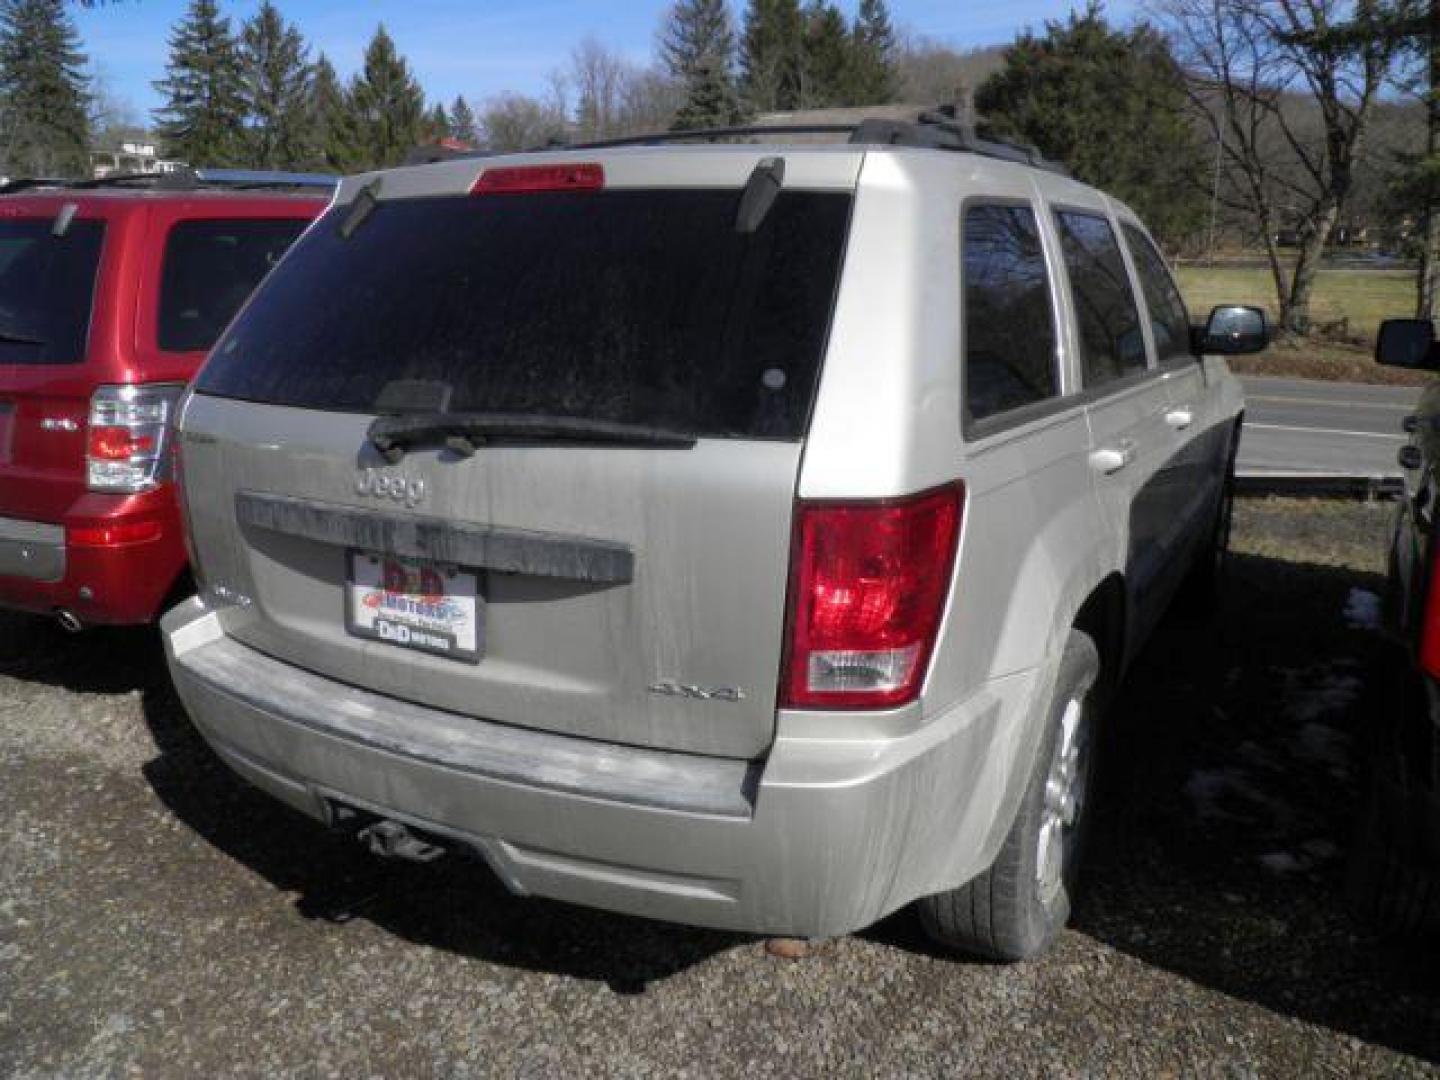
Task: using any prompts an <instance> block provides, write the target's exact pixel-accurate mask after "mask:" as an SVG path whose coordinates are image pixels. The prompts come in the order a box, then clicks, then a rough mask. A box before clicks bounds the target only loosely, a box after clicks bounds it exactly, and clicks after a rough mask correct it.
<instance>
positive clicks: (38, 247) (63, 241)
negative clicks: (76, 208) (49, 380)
mask: <svg viewBox="0 0 1440 1080" xmlns="http://www.w3.org/2000/svg"><path fill="white" fill-rule="evenodd" d="M52 225H53V220H52V219H51V218H45V219H43V220H29V221H26V220H10V221H0V364H75V363H79V362H80V361H81V360H84V359H85V343H86V341H87V340H88V338H89V335H90V305H91V302H92V300H93V299H94V296H95V276H96V271H97V270H98V269H99V267H100V247H101V243H102V242H103V240H104V237H105V226H104V225H103V224H102V223H101V222H98V221H72V222H71V223H70V227H69V228H68V229H66V230H65V235H63V236H53V235H51V232H50V230H51V227H52Z"/></svg>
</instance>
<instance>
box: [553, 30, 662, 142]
mask: <svg viewBox="0 0 1440 1080" xmlns="http://www.w3.org/2000/svg"><path fill="white" fill-rule="evenodd" d="M550 81H551V86H552V88H553V89H552V93H553V95H554V97H555V98H556V100H558V101H560V102H562V104H563V108H564V110H565V112H566V114H567V115H569V116H570V117H571V118H572V121H573V127H574V131H575V135H576V137H577V138H578V139H581V140H588V139H611V138H616V137H619V136H623V135H635V134H639V133H641V132H647V131H663V130H664V129H666V128H668V127H669V126H670V125H671V123H672V122H673V121H674V119H675V114H676V112H677V111H678V110H679V108H680V106H681V105H682V104H684V100H685V92H684V86H683V84H682V83H681V82H680V80H678V79H676V78H674V77H673V76H671V75H669V74H667V73H665V72H664V71H662V70H660V69H658V68H653V67H649V68H646V67H640V66H639V65H637V64H633V63H631V62H630V61H629V60H626V59H625V57H623V56H621V55H620V54H619V53H617V52H615V51H614V50H612V49H610V48H608V47H606V46H605V45H604V44H602V43H601V42H600V41H599V40H598V39H597V38H595V37H594V36H588V37H586V38H584V39H583V40H582V41H581V42H580V44H579V45H577V46H575V48H574V49H573V50H572V51H571V53H570V66H569V67H568V68H566V69H565V70H563V71H559V72H555V73H554V74H552V75H551V77H550ZM572 102H573V103H572Z"/></svg>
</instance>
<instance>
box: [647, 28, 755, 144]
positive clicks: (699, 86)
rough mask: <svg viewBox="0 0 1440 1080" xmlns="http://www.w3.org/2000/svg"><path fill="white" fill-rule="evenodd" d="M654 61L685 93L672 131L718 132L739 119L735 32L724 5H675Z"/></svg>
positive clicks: (661, 33) (663, 31) (662, 32)
mask: <svg viewBox="0 0 1440 1080" xmlns="http://www.w3.org/2000/svg"><path fill="white" fill-rule="evenodd" d="M660 59H661V62H662V63H663V64H664V65H665V67H666V69H667V70H668V71H669V72H670V74H671V75H672V76H673V77H674V78H675V79H677V80H678V81H679V82H680V83H681V85H682V86H683V87H684V90H685V100H684V103H683V104H682V105H681V106H680V110H679V112H678V113H677V114H676V117H675V121H674V124H673V127H674V128H675V129H676V130H690V129H694V128H705V127H724V126H726V125H728V124H734V123H737V122H738V121H739V120H740V117H741V109H740V99H739V96H738V94H737V93H736V90H735V75H734V68H735V31H734V29H733V28H732V27H731V25H730V10H729V8H728V7H727V6H726V4H725V0H677V2H676V3H675V5H674V7H672V8H671V9H670V14H669V17H668V18H667V20H666V22H665V26H664V27H663V28H662V30H661V32H660Z"/></svg>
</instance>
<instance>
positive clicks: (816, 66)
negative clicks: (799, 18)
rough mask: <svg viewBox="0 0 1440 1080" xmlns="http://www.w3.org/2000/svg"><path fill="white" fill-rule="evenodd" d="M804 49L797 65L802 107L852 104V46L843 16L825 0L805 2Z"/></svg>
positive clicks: (856, 102) (853, 53) (853, 86)
mask: <svg viewBox="0 0 1440 1080" xmlns="http://www.w3.org/2000/svg"><path fill="white" fill-rule="evenodd" d="M804 14H805V39H804V44H805V53H804V61H805V63H804V66H803V68H802V69H801V83H800V105H801V107H802V108H807V109H815V108H828V107H830V106H835V105H856V104H860V103H861V102H859V101H857V100H856V89H855V76H856V67H857V65H856V63H855V50H854V48H853V47H852V44H851V40H850V31H849V29H848V28H847V27H846V25H845V16H844V15H842V14H840V9H839V8H837V7H836V6H835V5H834V4H832V3H828V2H826V0H810V3H809V4H807V5H806V6H805V13H804Z"/></svg>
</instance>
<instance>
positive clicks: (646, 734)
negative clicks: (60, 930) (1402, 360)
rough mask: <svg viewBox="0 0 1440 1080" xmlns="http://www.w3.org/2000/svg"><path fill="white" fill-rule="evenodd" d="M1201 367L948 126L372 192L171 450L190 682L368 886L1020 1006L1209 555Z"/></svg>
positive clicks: (1159, 265) (256, 320) (249, 328)
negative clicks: (492, 877) (865, 956)
mask: <svg viewBox="0 0 1440 1080" xmlns="http://www.w3.org/2000/svg"><path fill="white" fill-rule="evenodd" d="M1257 318H1258V319H1259V320H1260V323H1259V324H1258V325H1257V324H1256V319H1257ZM1222 322H1223V323H1225V325H1224V326H1223V327H1222V326H1221V325H1220V324H1221V323H1222ZM1214 329H1215V330H1216V331H1217V334H1216V335H1215V336H1214V339H1213V341H1211V342H1210V343H1209V345H1208V346H1207V347H1206V348H1205V349H1201V350H1197V348H1196V345H1197V343H1198V344H1200V345H1205V342H1204V341H1202V340H1200V339H1199V338H1197V337H1196V335H1195V334H1192V328H1191V326H1190V324H1189V320H1188V318H1187V315H1186V311H1185V307H1184V305H1183V303H1182V302H1181V299H1180V296H1179V294H1178V293H1177V291H1176V288H1175V285H1174V283H1173V281H1172V280H1171V278H1170V275H1169V274H1168V272H1167V270H1166V267H1165V264H1164V262H1163V261H1162V259H1161V257H1160V255H1159V253H1158V252H1157V250H1156V248H1155V246H1154V245H1153V244H1152V242H1151V241H1150V239H1149V238H1148V237H1147V235H1146V233H1145V230H1144V227H1143V226H1142V225H1141V223H1140V222H1139V220H1137V219H1136V217H1135V215H1134V214H1133V213H1131V212H1130V211H1129V210H1127V209H1126V208H1125V207H1124V206H1122V205H1120V204H1118V203H1117V202H1115V201H1114V200H1113V199H1109V198H1107V197H1106V196H1104V195H1103V194H1101V193H1100V192H1098V191H1095V190H1093V189H1091V188H1089V187H1086V186H1085V185H1083V184H1080V183H1076V182H1074V181H1072V180H1070V179H1067V178H1066V177H1065V176H1063V175H1062V174H1060V173H1058V172H1056V171H1052V170H1049V169H1047V168H1045V167H1043V164H1041V163H1038V162H1037V161H1036V160H1035V159H1034V158H1033V157H1032V156H1031V155H1030V154H1028V153H1026V152H1023V151H1021V150H1018V149H1014V148H1011V147H1008V146H1004V145H1000V144H994V143H988V142H982V141H979V140H976V139H974V138H973V136H972V135H971V134H970V133H968V132H967V131H966V130H964V129H962V128H959V127H957V126H954V125H949V124H944V123H935V122H930V123H921V124H918V125H907V124H897V123H888V122H887V123H882V122H867V123H864V124H862V125H860V126H859V127H858V128H857V129H856V130H855V132H854V133H853V135H852V136H851V137H850V140H849V141H848V142H846V143H843V144H838V145H817V144H810V145H793V144H786V145H780V144H774V143H771V144H769V145H737V144H729V145H702V146H696V145H667V144H665V143H664V142H663V140H656V141H653V142H644V141H642V142H640V144H638V145H628V146H618V147H617V146H614V145H606V146H595V147H588V148H570V149H567V150H563V151H552V152H546V153H536V154H528V155H517V156H511V157H487V156H471V157H462V158H458V159H456V160H451V161H446V162H441V163H436V164H429V165H424V166H419V167H413V168H405V169H397V170H393V171H389V172H384V173H375V174H368V175H362V176H358V177H353V178H350V179H348V180H346V181H345V182H344V184H343V185H342V187H341V189H340V190H339V191H338V192H337V194H336V197H335V201H334V204H333V206H332V207H331V208H330V210H329V211H328V212H327V213H326V214H325V215H324V216H323V217H322V218H321V219H319V220H318V221H317V222H316V223H315V224H314V225H313V226H312V227H311V228H310V229H309V231H308V232H307V233H306V234H305V235H304V236H303V237H302V238H301V239H300V241H299V242H298V243H297V244H296V245H295V247H294V248H293V249H292V250H291V251H290V253H289V254H288V255H287V256H286V257H285V259H284V260H283V261H282V263H281V264H280V266H279V267H278V268H277V269H276V270H275V271H274V272H273V273H272V274H271V275H270V277H269V278H268V280H267V281H266V283H265V284H264V286H263V287H262V288H261V289H260V291H259V292H258V293H257V294H256V295H255V296H254V298H253V299H252V300H251V301H250V303H249V304H248V306H247V307H246V308H245V310H244V311H243V313H242V314H241V315H240V316H239V318H238V319H237V321H236V322H235V323H234V324H233V325H232V326H231V327H230V329H229V331H228V332H227V333H226V334H225V336H224V337H223V338H222V339H221V341H220V342H219V344H218V345H217V347H216V348H215V350H214V351H213V353H212V354H211V357H210V360H209V362H208V364H207V366H206V367H205V369H204V371H203V373H202V374H201V375H200V377H199V378H198V380H197V383H196V385H195V386H194V388H193V390H192V392H191V393H190V395H189V396H188V398H187V400H186V401H185V402H184V404H183V410H182V416H181V419H180V421H179V430H180V438H179V448H180V449H179V452H180V458H181V465H182V469H181V472H182V485H183V492H184V504H185V506H186V513H187V517H188V523H189V534H190V539H191V543H192V545H193V558H194V563H195V566H196V577H197V579H198V585H199V591H200V595H199V596H198V597H197V598H196V599H194V600H192V601H190V602H187V603H185V604H183V605H182V606H180V607H179V608H176V609H175V610H173V611H172V612H170V613H169V615H168V616H167V617H166V619H165V621H164V633H165V638H166V644H167V649H168V653H169V660H170V666H171V670H172V672H173V674H174V678H175V682H176V684H177V685H178V687H179V690H180V694H181V696H182V697H183V699H184V701H185V704H186V706H187V707H188V709H189V712H190V714H191V716H192V717H193V718H194V720H195V723H196V724H197V725H198V726H199V728H200V730H201V731H202V732H203V733H204V735H205V737H206V738H207V739H208V740H209V741H210V743H211V744H212V745H213V746H214V748H215V749H216V751H217V752H218V753H219V754H220V755H221V757H223V758H224V759H225V760H226V761H227V762H228V763H229V764H230V765H231V766H233V767H234V769H235V770H236V771H237V772H239V773H240V774H241V775H242V776H244V777H246V778H247V779H249V780H250V781H252V782H253V783H255V784H256V785H258V786H260V787H261V788H263V789H265V790H266V791H269V792H271V793H272V794H274V795H275V796H276V797H278V798H280V799H282V800H284V801H285V802H287V803H289V804H290V805H291V806H294V807H296V808H298V809H299V810H301V811H303V812H305V813H306V814H309V815H312V816H313V817H316V818H319V819H321V820H322V821H326V822H329V823H332V824H334V825H337V826H343V827H346V828H350V829H355V830H357V831H359V832H360V833H361V835H362V836H363V837H364V838H365V839H366V840H367V841H368V842H369V843H370V844H371V845H372V846H374V847H375V848H377V849H379V850H381V851H382V852H388V853H395V854H408V855H413V856H417V857H426V856H428V855H430V854H431V853H433V851H434V850H435V849H436V848H437V847H443V846H445V845H465V846H469V847H471V848H473V849H475V850H477V851H479V852H480V853H481V854H482V855H483V856H484V858H485V859H486V860H487V861H488V862H489V864H490V865H491V866H492V867H493V868H494V870H495V872H496V873H497V874H498V875H499V876H500V877H501V878H502V879H503V880H504V881H505V883H506V884H507V885H508V886H509V887H510V888H512V889H514V890H515V891H516V892H519V893H533V894H538V895H544V896H550V897H556V898H560V899H563V900H568V901H573V902H576V903H581V904H590V905H595V906H597V907H604V908H610V909H614V910H617V911H624V912H630V913H633V914H637V915H644V916H651V917H655V918H660V919H668V920H674V921H678V922H686V923H695V924H702V925H706V926H714V927H726V928H735V929H742V930H749V931H759V932H765V933H770V934H783V935H794V936H808V937H819V936H827V935H834V934H841V933H845V932H847V931H851V930H855V929H857V928H860V927H864V926H866V925H867V924H869V923H872V922H874V921H875V920H877V919H879V918H880V917H882V916H884V915H886V914H887V913H889V912H891V911H894V910H895V909H897V908H899V907H901V906H902V905H905V904H909V903H911V902H912V901H915V900H920V901H921V904H920V910H921V914H922V917H923V919H924V921H925V924H926V926H927V927H928V928H929V930H930V932H931V933H933V934H934V935H935V936H936V937H937V938H938V939H939V940H941V941H942V942H945V943H948V944H950V945H953V946H956V947H960V948H964V949H966V950H971V951H976V952H980V953H984V954H988V955H991V956H995V957H1000V958H1020V957H1025V956H1029V955H1032V954H1034V953H1036V952H1038V951H1039V950H1041V949H1042V948H1044V947H1045V946H1046V944H1047V943H1048V942H1049V941H1050V940H1051V938H1052V937H1053V936H1054V935H1055V933H1056V932H1057V931H1058V930H1059V928H1060V927H1061V926H1063V924H1064V922H1065V920H1066V918H1067V915H1068V912H1069V905H1070V898H1071V895H1072V892H1073V889H1074V881H1075V871H1076V868H1077V865H1078V854H1079V846H1080V840H1081V838H1082V836H1083V826H1084V822H1085V809H1086V786H1087V780H1088V777H1089V773H1090V766H1091V758H1092V755H1091V753H1090V750H1091V747H1092V746H1094V744H1095V732H1096V723H1097V719H1098V712H1099V707H1100V706H1101V705H1102V704H1103V702H1104V700H1105V698H1106V696H1107V694H1108V691H1109V689H1110V688H1111V687H1113V686H1114V684H1115V682H1116V680H1117V679H1118V678H1119V676H1120V674H1121V672H1122V671H1123V670H1124V668H1125V665H1126V664H1127V662H1128V661H1129V660H1130V659H1131V658H1132V657H1133V656H1134V655H1135V653H1136V650H1137V649H1138V648H1139V646H1140V644H1141V643H1142V642H1143V641H1144V639H1145V637H1146V635H1147V633H1148V632H1149V631H1150V629H1151V628H1152V627H1153V626H1154V625H1155V622H1156V620H1157V619H1158V618H1159V616H1160V614H1161V613H1162V611H1163V610H1164V608H1165V607H1166V605H1167V603H1168V602H1169V600H1170V598H1171V596H1172V594H1174V593H1175V591H1176V588H1177V586H1179V585H1180V584H1181V581H1182V579H1183V578H1185V577H1186V574H1187V572H1192V568H1195V567H1197V566H1199V567H1201V568H1202V569H1203V568H1204V567H1205V566H1208V565H1209V563H1210V561H1211V560H1212V558H1213V556H1214V555H1215V553H1216V552H1217V550H1219V548H1220V547H1221V546H1222V540H1223V533H1224V529H1225V523H1226V521H1227V517H1226V512H1225V511H1226V506H1227V502H1226V493H1227V491H1228V485H1227V483H1226V479H1227V476H1228V468H1229V465H1230V462H1231V458H1232V455H1233V452H1234V447H1235V443H1236V437H1237V434H1238V428H1239V422H1240V410H1241V395H1240V391H1239V389H1238V387H1237V384H1236V382H1235V380H1234V379H1233V378H1232V377H1231V376H1230V374H1229V373H1228V371H1227V369H1226V366H1225V364H1224V362H1223V361H1222V360H1219V359H1215V358H1213V356H1212V357H1207V358H1204V359H1197V355H1196V353H1197V351H1209V352H1212V353H1213V352H1217V351H1218V352H1224V351H1232V352H1233V351H1242V350H1248V349H1251V348H1254V347H1256V345H1257V343H1258V342H1259V341H1260V340H1262V339H1263V316H1259V315H1258V313H1256V312H1253V311H1250V310H1249V309H1225V310H1222V311H1221V312H1220V313H1219V315H1218V316H1217V320H1216V325H1215V327H1214ZM1222 329H1223V330H1224V331H1225V332H1224V333H1218V331H1220V330H1222ZM1257 332H1258V333H1259V335H1260V337H1257ZM1197 333H1198V332H1197Z"/></svg>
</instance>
